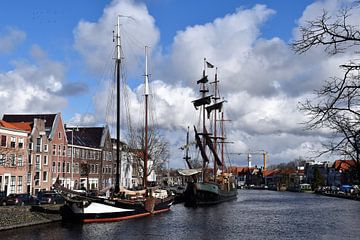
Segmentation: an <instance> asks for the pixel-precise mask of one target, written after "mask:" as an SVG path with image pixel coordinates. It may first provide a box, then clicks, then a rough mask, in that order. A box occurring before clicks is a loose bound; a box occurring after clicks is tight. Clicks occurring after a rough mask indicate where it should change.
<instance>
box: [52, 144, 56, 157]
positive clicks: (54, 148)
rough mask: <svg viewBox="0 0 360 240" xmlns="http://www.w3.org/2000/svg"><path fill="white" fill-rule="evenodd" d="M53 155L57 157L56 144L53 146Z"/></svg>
mask: <svg viewBox="0 0 360 240" xmlns="http://www.w3.org/2000/svg"><path fill="white" fill-rule="evenodd" d="M52 154H53V155H54V156H56V145H55V144H54V145H53V149H52Z"/></svg>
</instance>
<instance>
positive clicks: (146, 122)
mask: <svg viewBox="0 0 360 240" xmlns="http://www.w3.org/2000/svg"><path fill="white" fill-rule="evenodd" d="M147 48H148V47H147V46H145V91H144V95H145V147H144V188H146V186H147V174H148V169H147V168H148V166H147V161H148V97H149V74H148V59H147Z"/></svg>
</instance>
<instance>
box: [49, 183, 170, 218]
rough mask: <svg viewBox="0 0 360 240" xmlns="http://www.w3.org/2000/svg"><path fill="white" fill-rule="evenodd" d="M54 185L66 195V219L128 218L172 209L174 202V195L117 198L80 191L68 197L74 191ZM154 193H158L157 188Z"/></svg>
mask: <svg viewBox="0 0 360 240" xmlns="http://www.w3.org/2000/svg"><path fill="white" fill-rule="evenodd" d="M54 187H55V188H56V189H57V190H58V191H59V192H61V193H62V194H63V195H65V196H66V197H65V199H66V203H65V205H64V206H62V207H61V216H62V219H63V220H64V221H72V222H74V221H75V222H82V223H93V222H113V221H121V220H128V219H133V218H140V217H146V216H151V215H154V214H159V213H163V212H167V211H170V207H171V205H172V203H173V198H172V197H164V198H159V197H138V199H117V198H105V197H104V198H102V197H91V196H80V195H78V193H76V195H74V196H73V197H67V195H69V194H73V193H71V191H69V190H68V189H64V188H63V187H62V186H56V184H55V186H54ZM161 191H165V190H161ZM149 192H151V191H149ZM164 193H165V194H167V192H166V191H165V192H162V194H164ZM154 194H155V195H156V194H157V190H155V192H154Z"/></svg>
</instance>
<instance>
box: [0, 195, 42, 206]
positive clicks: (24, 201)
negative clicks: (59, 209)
mask: <svg viewBox="0 0 360 240" xmlns="http://www.w3.org/2000/svg"><path fill="white" fill-rule="evenodd" d="M34 202H35V198H34V197H33V196H31V195H30V194H29V193H18V194H14V193H12V194H9V195H8V196H7V197H6V198H5V199H4V201H3V202H2V205H4V206H6V205H19V206H24V205H32V204H34Z"/></svg>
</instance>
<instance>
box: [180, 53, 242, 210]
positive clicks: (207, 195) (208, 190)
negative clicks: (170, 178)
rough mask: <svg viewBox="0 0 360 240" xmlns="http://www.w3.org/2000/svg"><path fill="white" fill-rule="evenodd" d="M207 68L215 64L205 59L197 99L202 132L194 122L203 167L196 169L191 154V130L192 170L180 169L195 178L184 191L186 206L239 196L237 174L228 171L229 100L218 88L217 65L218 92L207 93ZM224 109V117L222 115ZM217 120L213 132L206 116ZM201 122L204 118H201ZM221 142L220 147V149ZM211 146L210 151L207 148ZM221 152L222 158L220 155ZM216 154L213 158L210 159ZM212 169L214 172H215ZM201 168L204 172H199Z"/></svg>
mask: <svg viewBox="0 0 360 240" xmlns="http://www.w3.org/2000/svg"><path fill="white" fill-rule="evenodd" d="M207 68H214V66H213V65H212V64H210V63H209V62H207V61H206V59H204V70H203V76H202V78H201V79H200V80H198V81H197V84H199V85H200V90H199V92H200V94H201V98H199V99H196V100H194V101H193V104H194V107H195V109H196V110H198V109H199V108H200V111H202V114H201V115H202V132H201V133H200V132H198V131H197V129H196V127H195V126H194V133H195V143H196V146H197V147H198V149H199V151H200V155H201V158H202V168H201V169H200V170H197V169H194V168H193V166H192V163H191V162H190V157H189V154H188V149H189V131H188V134H187V141H186V145H185V146H186V147H185V149H186V155H185V157H184V159H185V161H186V163H187V166H188V168H189V169H187V170H188V171H179V173H180V174H181V175H183V176H187V177H188V178H190V177H191V178H190V179H191V180H190V181H189V182H188V183H187V186H186V189H185V191H184V194H183V200H184V202H185V206H206V205H213V204H218V203H221V202H225V201H230V200H234V199H236V198H237V188H236V184H235V182H236V181H235V176H233V175H232V174H231V173H227V172H226V167H225V162H224V143H225V136H224V135H225V134H224V122H225V120H224V113H223V111H222V107H223V103H224V102H225V100H221V101H219V100H220V97H219V90H218V82H219V81H218V79H217V68H216V73H215V80H214V82H212V83H211V84H213V85H214V95H207V93H208V92H209V90H208V87H207V83H208V76H207V75H206V74H205V71H206V69H207ZM220 113H221V118H218V117H219V115H220ZM206 115H207V118H208V119H210V116H212V120H213V132H212V133H209V132H208V131H207V128H206V121H205V120H206V117H205V116H206ZM200 122H201V121H200ZM218 123H221V126H220V128H221V136H217V127H216V126H217V125H218ZM218 144H219V145H220V148H219V149H220V151H218ZM207 149H208V151H207ZM218 152H220V153H221V159H220V157H219V156H218ZM210 156H212V161H211V160H210ZM210 162H212V163H213V168H212V169H211V168H209V163H210ZM218 168H221V173H218V170H219V169H218ZM211 170H213V171H212V174H211ZM200 172H201V176H199V174H198V173H200ZM211 175H212V176H211Z"/></svg>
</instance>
